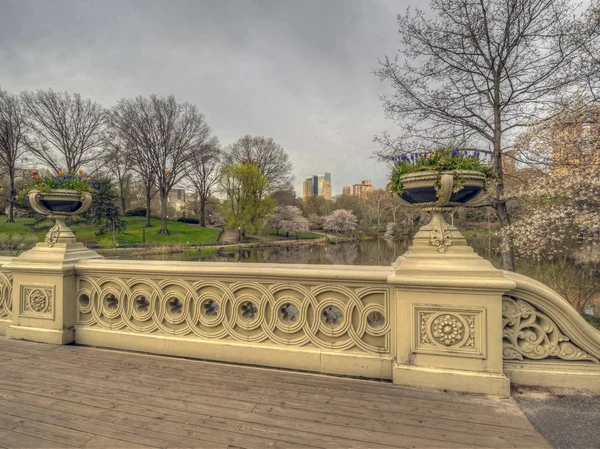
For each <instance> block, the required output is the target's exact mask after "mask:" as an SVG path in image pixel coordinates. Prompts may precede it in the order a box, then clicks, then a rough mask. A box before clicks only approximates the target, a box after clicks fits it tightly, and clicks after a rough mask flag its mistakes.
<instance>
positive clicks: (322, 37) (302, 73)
mask: <svg viewBox="0 0 600 449" xmlns="http://www.w3.org/2000/svg"><path fill="white" fill-rule="evenodd" d="M409 2H410V0H396V1H391V0H390V1H385V0H362V1H359V0H319V1H317V0H287V1H286V0H273V1H268V0H254V1H250V0H235V1H234V0H195V1H177V0H170V1H142V0H139V1H124V0H120V1H107V0H102V1H100V0H98V1H84V0H73V1H43V0H37V1H36V0H32V1H25V0H0V70H1V71H0V73H1V76H0V87H2V88H3V89H5V90H8V91H11V92H18V91H20V90H23V89H38V88H40V89H45V88H49V87H51V88H53V89H55V90H68V91H71V92H79V93H81V94H83V95H84V96H87V97H90V98H92V99H94V100H95V101H98V102H100V103H102V104H103V105H104V106H106V107H110V106H112V105H113V104H115V103H116V101H117V100H119V99H120V98H123V97H133V96H136V95H148V94H151V93H156V94H159V95H168V94H174V95H175V96H176V98H177V99H178V100H179V101H189V102H191V103H193V104H196V105H197V106H198V107H199V108H200V110H201V111H202V112H203V113H204V114H205V115H206V117H207V121H208V123H209V124H210V125H211V126H212V128H213V129H214V132H215V134H216V135H217V136H218V137H219V139H220V140H221V142H222V143H223V144H225V145H226V144H229V143H231V142H233V141H235V140H236V139H237V138H239V137H240V136H242V135H244V134H251V135H263V136H269V137H273V138H274V139H275V141H276V142H278V143H279V144H281V145H282V146H283V147H284V148H285V149H286V150H287V152H288V153H289V155H290V158H291V160H292V161H293V163H294V172H295V176H296V182H295V188H296V192H297V194H298V195H301V194H302V192H301V183H302V180H303V178H304V177H305V176H306V175H307V174H312V173H315V174H316V173H321V172H331V174H332V184H333V190H334V194H338V193H341V189H342V185H343V184H354V183H358V182H360V181H361V180H362V179H371V180H373V183H374V184H375V185H376V186H377V187H382V186H383V185H384V184H385V182H386V179H387V169H386V167H385V166H384V165H383V164H381V163H378V162H377V161H375V160H374V159H372V158H371V155H372V152H373V150H374V149H375V148H376V146H375V144H374V143H372V138H373V135H375V134H379V133H381V132H382V131H383V130H386V129H387V130H390V131H392V132H393V130H394V125H393V124H392V123H391V122H390V121H388V120H386V119H385V117H384V113H383V108H382V106H381V102H380V100H379V98H378V96H379V95H380V94H382V93H384V92H386V91H387V89H388V87H387V86H386V85H385V84H382V83H380V81H379V80H378V79H377V78H376V77H375V76H373V75H372V70H373V69H374V68H375V67H376V65H377V59H378V58H380V57H383V56H384V55H385V54H389V55H394V54H395V53H396V49H397V48H398V46H399V40H398V33H397V31H398V30H397V26H396V14H398V13H400V12H402V13H403V12H404V11H405V10H406V7H407V5H408V3H409ZM412 3H413V4H415V3H418V2H416V1H413V2H412Z"/></svg>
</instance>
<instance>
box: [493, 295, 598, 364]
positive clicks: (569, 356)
mask: <svg viewBox="0 0 600 449" xmlns="http://www.w3.org/2000/svg"><path fill="white" fill-rule="evenodd" d="M502 325H503V329H502V338H503V348H502V349H503V356H504V360H524V359H530V360H542V359H562V360H567V361H578V360H588V361H591V362H594V363H597V364H598V363H600V362H599V360H598V359H597V358H596V357H594V356H592V355H590V354H588V353H587V352H585V351H584V350H582V349H581V348H579V347H578V346H577V345H575V344H574V343H573V342H571V341H570V339H569V337H568V336H566V335H565V334H564V333H563V332H562V331H561V329H560V328H559V326H558V325H557V324H556V322H554V321H553V320H552V319H551V318H550V317H549V316H548V315H546V314H545V313H543V312H542V311H540V310H538V309H537V308H536V307H535V306H533V305H531V304H530V303H528V302H527V301H524V300H522V299H518V298H514V297H512V296H504V298H503V299H502Z"/></svg>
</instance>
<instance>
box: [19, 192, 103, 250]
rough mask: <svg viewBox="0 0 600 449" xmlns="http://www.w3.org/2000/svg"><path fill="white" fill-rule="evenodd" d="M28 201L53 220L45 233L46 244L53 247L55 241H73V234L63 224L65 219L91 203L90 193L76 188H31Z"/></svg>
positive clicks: (38, 211)
mask: <svg viewBox="0 0 600 449" xmlns="http://www.w3.org/2000/svg"><path fill="white" fill-rule="evenodd" d="M28 196H29V203H30V204H31V207H32V208H33V210H35V211H36V212H37V213H39V214H41V215H45V216H47V217H48V218H51V219H53V220H54V221H55V223H56V224H55V225H54V226H53V227H52V228H50V230H49V231H48V233H47V234H46V244H47V245H48V246H49V247H53V246H54V245H55V244H57V243H70V242H75V235H74V234H73V232H71V230H70V229H69V228H68V227H67V225H66V224H65V219H67V218H69V217H72V216H74V215H78V214H82V213H84V212H85V211H87V210H88V209H89V208H90V206H91V205H92V195H91V194H90V193H88V192H81V193H80V192H78V191H76V190H67V189H54V190H50V191H48V192H40V191H39V190H31V191H30V192H29V195H28Z"/></svg>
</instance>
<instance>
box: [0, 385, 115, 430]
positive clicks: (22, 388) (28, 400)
mask: <svg viewBox="0 0 600 449" xmlns="http://www.w3.org/2000/svg"><path fill="white" fill-rule="evenodd" d="M61 396H62V394H61V393H60V392H58V393H54V392H50V390H49V389H48V388H45V387H39V386H37V387H36V386H31V385H29V386H28V385H19V384H11V385H9V386H7V388H5V389H4V393H3V394H2V396H0V398H3V399H8V400H12V401H18V402H20V403H23V404H29V405H34V406H43V407H45V408H47V409H48V410H53V411H56V412H59V413H72V414H75V415H78V416H81V417H84V418H93V419H97V420H99V421H104V422H106V423H114V422H117V421H118V420H119V419H121V418H122V417H123V413H121V412H118V411H115V410H113V407H114V405H115V404H114V402H113V403H111V402H108V403H105V404H103V405H104V408H101V407H99V406H98V405H97V403H95V402H94V401H90V403H89V404H83V403H80V402H69V401H64V400H60V399H57V398H61ZM76 399H77V398H76ZM96 402H97V400H96Z"/></svg>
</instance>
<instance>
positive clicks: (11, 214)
mask: <svg viewBox="0 0 600 449" xmlns="http://www.w3.org/2000/svg"><path fill="white" fill-rule="evenodd" d="M8 175H9V178H10V198H9V199H8V219H7V220H6V221H7V223H14V222H15V205H14V201H15V195H16V192H15V173H14V170H9V171H8Z"/></svg>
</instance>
